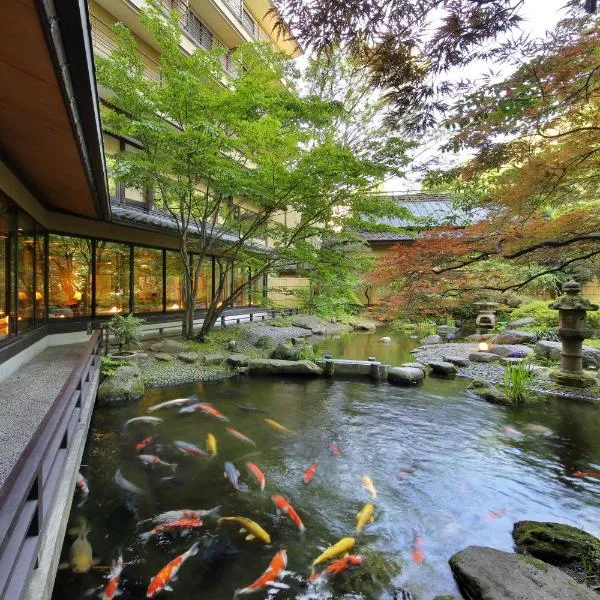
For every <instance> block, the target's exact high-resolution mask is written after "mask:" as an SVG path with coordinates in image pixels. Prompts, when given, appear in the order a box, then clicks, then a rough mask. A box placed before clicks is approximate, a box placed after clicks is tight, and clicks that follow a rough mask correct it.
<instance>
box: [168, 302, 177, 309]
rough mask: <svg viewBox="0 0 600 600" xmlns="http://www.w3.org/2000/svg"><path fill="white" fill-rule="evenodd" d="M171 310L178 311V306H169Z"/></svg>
mask: <svg viewBox="0 0 600 600" xmlns="http://www.w3.org/2000/svg"><path fill="white" fill-rule="evenodd" d="M169 308H170V309H171V310H179V304H177V303H175V304H171V306H170V307H169Z"/></svg>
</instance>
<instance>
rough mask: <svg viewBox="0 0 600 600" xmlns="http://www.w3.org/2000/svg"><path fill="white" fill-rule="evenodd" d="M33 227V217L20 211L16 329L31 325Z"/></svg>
mask: <svg viewBox="0 0 600 600" xmlns="http://www.w3.org/2000/svg"><path fill="white" fill-rule="evenodd" d="M34 227H35V225H34V222H33V219H32V218H31V217H30V216H29V215H27V214H25V213H23V212H20V213H19V221H18V230H17V331H24V330H25V329H29V328H30V327H33V311H34V305H35V302H34V298H35V294H34V290H33V273H34V256H35V254H34V252H35V250H34V243H35V237H34Z"/></svg>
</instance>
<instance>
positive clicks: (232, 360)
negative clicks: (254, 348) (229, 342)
mask: <svg viewBox="0 0 600 600" xmlns="http://www.w3.org/2000/svg"><path fill="white" fill-rule="evenodd" d="M227 362H228V363H229V364H230V365H231V366H233V367H247V366H248V363H249V362H250V360H249V358H248V357H247V356H246V355H245V354H232V355H231V356H228V357H227Z"/></svg>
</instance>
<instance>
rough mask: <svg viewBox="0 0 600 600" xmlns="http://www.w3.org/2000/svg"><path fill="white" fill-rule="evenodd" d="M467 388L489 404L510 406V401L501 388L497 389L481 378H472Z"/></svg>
mask: <svg viewBox="0 0 600 600" xmlns="http://www.w3.org/2000/svg"><path fill="white" fill-rule="evenodd" d="M467 389H469V390H471V391H472V392H473V393H474V394H477V395H478V396H480V397H481V398H483V399H484V400H487V402H490V403H491V404H502V405H504V406H512V402H511V401H510V399H509V398H508V396H507V395H506V394H505V393H504V392H503V391H502V390H499V389H498V388H497V387H496V386H494V385H492V384H491V383H488V382H487V381H484V380H483V379H474V380H473V381H471V383H470V384H469V386H468V388H467Z"/></svg>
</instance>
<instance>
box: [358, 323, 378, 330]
mask: <svg viewBox="0 0 600 600" xmlns="http://www.w3.org/2000/svg"><path fill="white" fill-rule="evenodd" d="M353 327H354V329H355V330H356V331H375V329H376V327H375V323H364V322H363V323H360V322H359V323H354V324H353Z"/></svg>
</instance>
